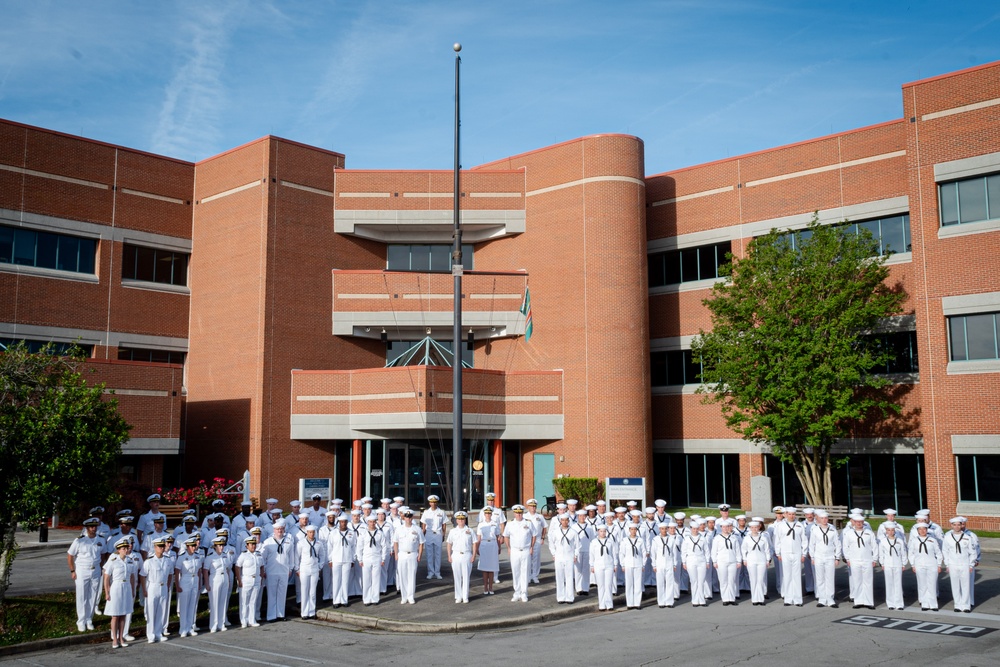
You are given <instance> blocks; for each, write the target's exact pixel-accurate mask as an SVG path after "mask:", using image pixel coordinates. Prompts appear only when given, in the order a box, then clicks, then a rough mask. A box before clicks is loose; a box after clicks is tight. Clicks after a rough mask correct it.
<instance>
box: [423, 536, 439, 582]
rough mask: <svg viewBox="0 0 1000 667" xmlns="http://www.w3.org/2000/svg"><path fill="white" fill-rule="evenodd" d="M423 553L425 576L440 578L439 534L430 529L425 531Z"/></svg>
mask: <svg viewBox="0 0 1000 667" xmlns="http://www.w3.org/2000/svg"><path fill="white" fill-rule="evenodd" d="M424 553H426V554H427V578H428V579H430V578H431V577H435V578H440V576H441V536H440V535H437V534H435V533H432V532H430V531H428V532H427V541H426V542H424Z"/></svg>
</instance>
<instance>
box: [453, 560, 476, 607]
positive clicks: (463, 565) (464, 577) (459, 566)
mask: <svg viewBox="0 0 1000 667" xmlns="http://www.w3.org/2000/svg"><path fill="white" fill-rule="evenodd" d="M471 575H472V554H471V553H468V554H453V555H452V557H451V576H452V577H453V578H454V580H455V599H456V600H462V601H464V602H468V601H469V577H470V576H471Z"/></svg>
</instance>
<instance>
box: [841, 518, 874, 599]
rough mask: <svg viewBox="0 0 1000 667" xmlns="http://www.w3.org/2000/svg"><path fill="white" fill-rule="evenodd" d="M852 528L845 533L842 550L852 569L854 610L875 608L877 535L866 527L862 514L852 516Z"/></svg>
mask: <svg viewBox="0 0 1000 667" xmlns="http://www.w3.org/2000/svg"><path fill="white" fill-rule="evenodd" d="M850 519H851V526H849V527H848V528H846V529H845V530H844V533H843V542H842V543H841V549H843V552H844V560H846V561H847V566H848V567H849V568H851V597H852V598H853V599H854V608H855V609H860V608H861V607H867V608H868V609H874V608H875V601H874V592H873V591H872V585H873V582H872V578H873V575H874V568H875V565H876V561H877V558H878V552H877V547H876V540H875V533H873V532H872V531H871V530H870V529H869V528H866V527H865V518H864V516H862V515H860V514H852V515H851V516H850Z"/></svg>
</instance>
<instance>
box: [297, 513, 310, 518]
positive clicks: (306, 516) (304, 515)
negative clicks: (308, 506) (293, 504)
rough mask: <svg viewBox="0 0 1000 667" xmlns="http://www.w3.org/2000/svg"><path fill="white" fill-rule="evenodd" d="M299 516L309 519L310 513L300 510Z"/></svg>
mask: <svg viewBox="0 0 1000 667" xmlns="http://www.w3.org/2000/svg"><path fill="white" fill-rule="evenodd" d="M299 518H300V519H308V518H309V514H308V513H306V512H299Z"/></svg>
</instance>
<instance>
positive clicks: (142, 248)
mask: <svg viewBox="0 0 1000 667" xmlns="http://www.w3.org/2000/svg"><path fill="white" fill-rule="evenodd" d="M144 255H150V257H149V258H145V257H143V256H144ZM165 258H169V263H170V275H169V279H167V280H158V279H157V278H159V277H160V276H158V275H157V269H158V268H160V262H161V261H162V260H163V259H165ZM140 259H142V260H143V261H144V262H149V266H148V267H145V266H140ZM121 263H122V269H121V273H122V283H123V284H129V283H141V284H143V285H149V286H154V285H155V286H156V287H157V288H162V289H171V288H184V289H187V287H188V277H189V275H188V274H189V273H190V266H191V253H186V252H181V251H178V250H172V249H169V248H158V247H156V246H151V245H144V244H141V243H122V260H121ZM178 264H183V266H181V267H178ZM147 269H148V271H147ZM178 278H180V279H181V280H182V282H177V279H178Z"/></svg>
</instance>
